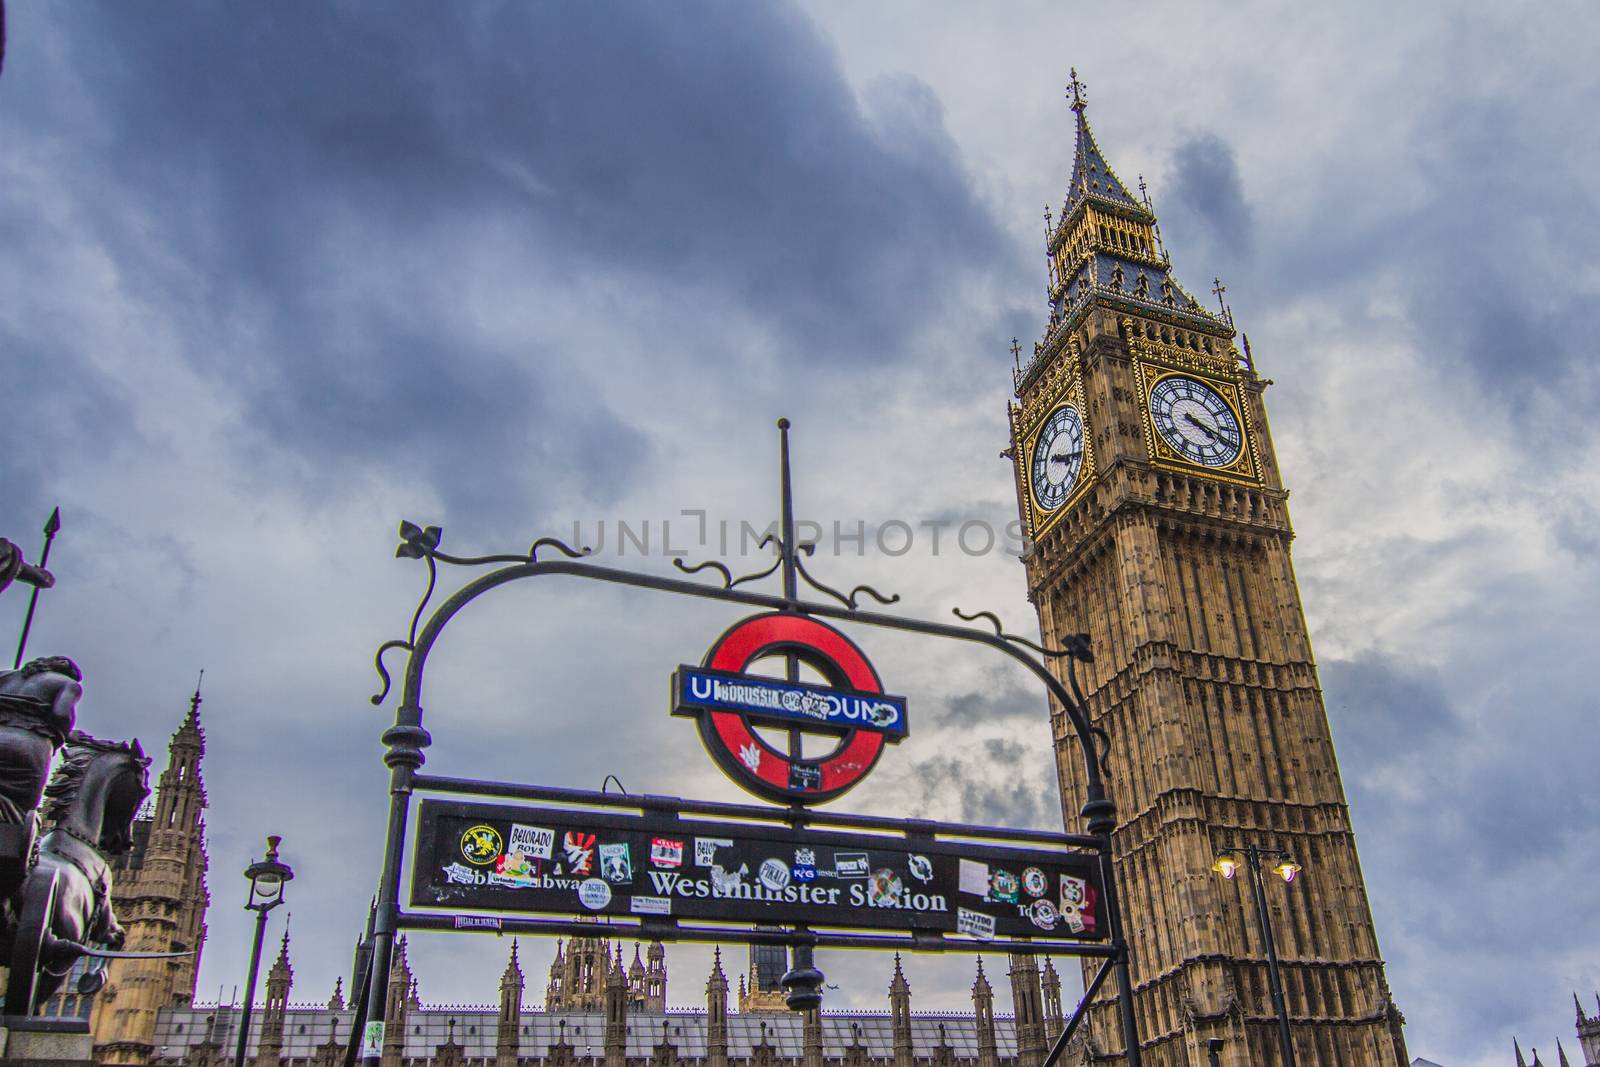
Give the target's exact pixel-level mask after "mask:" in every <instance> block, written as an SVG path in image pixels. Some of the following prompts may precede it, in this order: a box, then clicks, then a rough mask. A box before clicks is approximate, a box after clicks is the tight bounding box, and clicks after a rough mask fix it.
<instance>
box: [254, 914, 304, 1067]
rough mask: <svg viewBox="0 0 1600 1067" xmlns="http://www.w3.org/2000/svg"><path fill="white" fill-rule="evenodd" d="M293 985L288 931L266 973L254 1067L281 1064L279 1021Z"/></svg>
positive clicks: (281, 1046)
mask: <svg viewBox="0 0 1600 1067" xmlns="http://www.w3.org/2000/svg"><path fill="white" fill-rule="evenodd" d="M293 984H294V968H293V967H291V966H289V931H288V928H287V926H286V927H285V929H284V931H283V945H282V947H281V948H279V949H278V958H277V959H276V960H274V961H273V963H272V969H271V970H269V971H268V972H267V1002H266V1005H265V1007H263V1008H262V1011H261V1037H260V1041H259V1044H258V1045H257V1052H256V1064H255V1067H279V1065H280V1064H282V1062H283V1021H284V1015H285V1013H286V1012H287V1011H288V1008H289V987H290V986H292V985H293Z"/></svg>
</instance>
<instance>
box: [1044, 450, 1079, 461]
mask: <svg viewBox="0 0 1600 1067" xmlns="http://www.w3.org/2000/svg"><path fill="white" fill-rule="evenodd" d="M1081 455H1083V449H1081V448H1080V449H1078V450H1077V451H1076V452H1068V453H1066V454H1065V455H1054V456H1051V457H1050V462H1051V463H1070V462H1072V460H1073V459H1075V458H1076V457H1078V456H1081Z"/></svg>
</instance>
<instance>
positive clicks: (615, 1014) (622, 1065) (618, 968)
mask: <svg viewBox="0 0 1600 1067" xmlns="http://www.w3.org/2000/svg"><path fill="white" fill-rule="evenodd" d="M605 1013H606V1067H627V1052H628V978H627V975H626V974H625V973H624V972H623V970H622V946H621V945H618V946H617V958H616V962H615V965H614V966H613V967H612V968H611V969H610V971H609V972H608V973H607V975H606V992H605Z"/></svg>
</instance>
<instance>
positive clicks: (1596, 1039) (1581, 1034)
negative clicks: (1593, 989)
mask: <svg viewBox="0 0 1600 1067" xmlns="http://www.w3.org/2000/svg"><path fill="white" fill-rule="evenodd" d="M1594 999H1595V1013H1594V1015H1592V1016H1590V1015H1585V1014H1584V1012H1583V1005H1582V1004H1581V1003H1579V1002H1578V994H1576V993H1574V994H1572V1003H1573V1006H1574V1007H1576V1008H1577V1009H1578V1047H1579V1050H1580V1051H1581V1052H1582V1053H1583V1063H1584V1067H1600V994H1596V996H1595V998H1594Z"/></svg>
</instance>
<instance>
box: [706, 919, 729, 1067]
mask: <svg viewBox="0 0 1600 1067" xmlns="http://www.w3.org/2000/svg"><path fill="white" fill-rule="evenodd" d="M706 1067H728V976H727V975H725V974H723V973H722V949H720V948H719V949H717V950H716V951H715V953H714V954H713V955H712V957H711V976H710V977H709V978H708V979H706Z"/></svg>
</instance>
